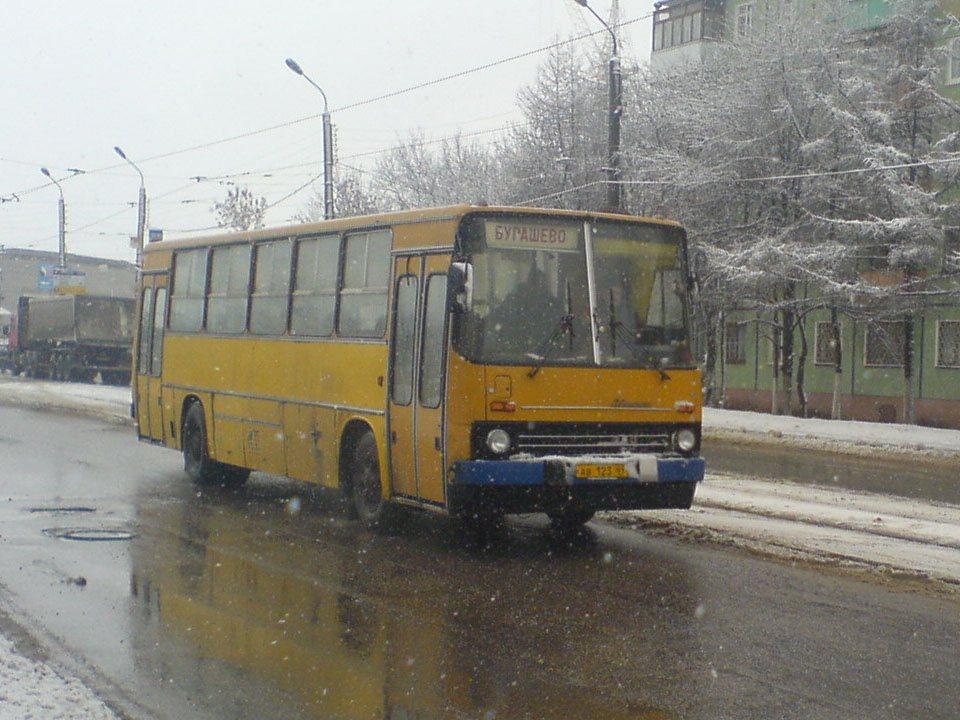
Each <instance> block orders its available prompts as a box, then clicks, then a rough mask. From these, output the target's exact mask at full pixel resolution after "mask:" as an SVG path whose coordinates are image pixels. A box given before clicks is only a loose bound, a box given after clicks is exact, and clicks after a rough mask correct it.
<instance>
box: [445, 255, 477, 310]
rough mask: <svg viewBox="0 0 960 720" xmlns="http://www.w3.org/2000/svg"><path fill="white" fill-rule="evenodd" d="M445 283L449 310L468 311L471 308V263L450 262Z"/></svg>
mask: <svg viewBox="0 0 960 720" xmlns="http://www.w3.org/2000/svg"><path fill="white" fill-rule="evenodd" d="M447 283H448V287H449V294H448V295H447V297H448V298H449V301H448V305H449V310H450V312H455V313H467V312H470V310H471V309H472V308H473V265H471V264H470V263H468V262H455V263H450V270H449V271H448V272H447Z"/></svg>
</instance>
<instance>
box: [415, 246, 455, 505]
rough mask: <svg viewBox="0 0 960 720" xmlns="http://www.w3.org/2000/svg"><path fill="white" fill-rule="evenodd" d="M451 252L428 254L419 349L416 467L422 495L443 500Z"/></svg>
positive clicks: (420, 495)
mask: <svg viewBox="0 0 960 720" xmlns="http://www.w3.org/2000/svg"><path fill="white" fill-rule="evenodd" d="M449 266H450V257H449V256H448V255H428V256H427V257H426V258H425V267H424V273H423V275H424V279H423V282H422V283H421V285H422V288H423V290H422V292H421V295H422V296H423V300H422V302H421V303H420V305H421V308H422V310H421V314H420V341H419V343H418V353H417V392H416V395H417V397H416V401H417V402H416V404H417V415H416V420H417V471H418V477H419V486H418V490H419V497H420V499H421V500H425V501H427V502H431V503H439V504H443V503H445V502H446V498H445V497H444V487H445V485H446V484H445V482H444V479H445V478H444V475H445V473H444V467H445V464H444V461H443V457H444V450H445V442H444V438H445V433H444V400H445V398H446V391H445V385H446V382H445V381H446V373H445V372H444V368H445V366H446V359H447V353H446V347H447V269H448V268H449Z"/></svg>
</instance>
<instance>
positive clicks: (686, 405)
mask: <svg viewBox="0 0 960 720" xmlns="http://www.w3.org/2000/svg"><path fill="white" fill-rule="evenodd" d="M673 409H674V410H675V411H676V412H680V413H692V412H693V411H694V410H696V409H697V406H696V405H694V404H693V403H692V402H690V401H689V400H678V401H677V402H675V403H674V404H673Z"/></svg>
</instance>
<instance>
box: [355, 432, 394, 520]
mask: <svg viewBox="0 0 960 720" xmlns="http://www.w3.org/2000/svg"><path fill="white" fill-rule="evenodd" d="M347 473H348V475H349V482H350V495H351V497H352V499H353V506H354V508H355V509H356V511H357V515H358V516H359V517H360V520H362V521H363V523H364V524H365V525H366V526H367V527H369V528H382V527H384V526H385V525H387V524H388V522H389V521H390V520H391V519H392V518H393V514H394V513H393V510H394V508H393V506H392V505H391V504H390V503H389V501H387V500H386V499H384V497H383V484H382V479H381V477H380V458H379V453H378V452H377V440H376V438H374V436H373V433H372V432H370V431H369V430H368V431H367V432H365V433H363V435H361V436H360V437H359V438H358V439H357V441H356V443H354V445H353V448H351V450H350V456H349V460H348V465H347Z"/></svg>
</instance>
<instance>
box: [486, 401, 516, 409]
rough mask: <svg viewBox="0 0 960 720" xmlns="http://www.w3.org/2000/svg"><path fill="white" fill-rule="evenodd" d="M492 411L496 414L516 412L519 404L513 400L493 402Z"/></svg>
mask: <svg viewBox="0 0 960 720" xmlns="http://www.w3.org/2000/svg"><path fill="white" fill-rule="evenodd" d="M490 410H492V411H494V412H516V411H517V404H516V403H515V402H514V401H513V400H493V401H491V403H490Z"/></svg>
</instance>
